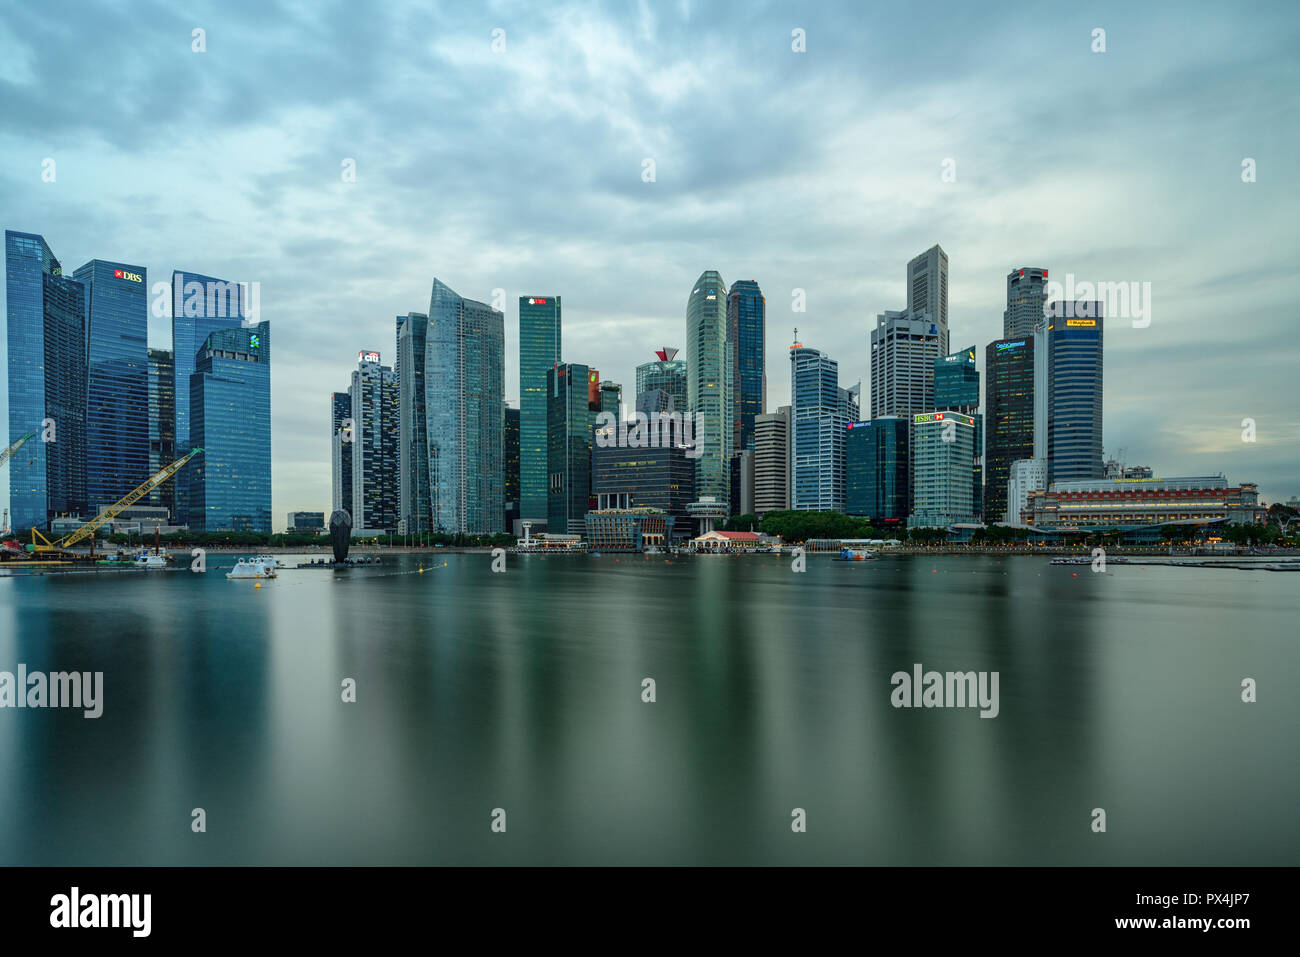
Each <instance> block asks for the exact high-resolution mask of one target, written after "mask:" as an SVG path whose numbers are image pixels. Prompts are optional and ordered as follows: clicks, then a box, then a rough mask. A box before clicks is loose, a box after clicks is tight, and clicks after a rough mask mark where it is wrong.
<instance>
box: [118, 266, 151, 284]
mask: <svg viewBox="0 0 1300 957" xmlns="http://www.w3.org/2000/svg"><path fill="white" fill-rule="evenodd" d="M113 278H114V279H125V280H127V281H128V282H144V276H141V275H140V274H139V273H138V272H127V271H126V270H125V269H114V270H113Z"/></svg>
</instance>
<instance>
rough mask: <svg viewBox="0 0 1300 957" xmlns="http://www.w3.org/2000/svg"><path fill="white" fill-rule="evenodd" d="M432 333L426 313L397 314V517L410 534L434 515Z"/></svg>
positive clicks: (427, 527)
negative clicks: (429, 401) (429, 394)
mask: <svg viewBox="0 0 1300 957" xmlns="http://www.w3.org/2000/svg"><path fill="white" fill-rule="evenodd" d="M428 334H429V316H428V315H427V314H426V313H423V312H408V313H407V314H406V315H404V316H398V317H397V366H396V368H395V370H394V371H395V372H396V373H397V393H398V399H397V520H398V523H399V525H400V527H402V528H404V529H406V532H407V533H408V534H410V535H420V534H423V533H425V532H428V531H429V530H430V527H431V524H432V519H433V512H432V510H431V508H430V505H429V453H428V443H429V428H428V418H427V416H426V415H425V405H424V403H425V399H426V383H425V378H424V363H425V360H426V358H427V352H426V349H427V346H428V341H427V340H428ZM348 510H349V511H351V506H349V507H348ZM353 522H354V523H355V522H356V519H355V517H354V518H353Z"/></svg>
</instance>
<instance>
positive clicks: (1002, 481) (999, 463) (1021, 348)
mask: <svg viewBox="0 0 1300 957" xmlns="http://www.w3.org/2000/svg"><path fill="white" fill-rule="evenodd" d="M1037 346H1038V340H1037V339H1036V338H1035V337H1034V336H1027V337H1020V338H1016V339H997V340H995V341H993V342H990V343H989V344H988V346H987V347H986V348H985V350H984V375H985V376H986V385H985V402H984V405H985V410H986V413H985V414H986V418H985V422H986V423H987V426H986V431H985V448H984V452H985V454H984V518H985V520H986V521H989V522H999V521H1002V517H1003V516H1004V515H1005V514H1006V510H1007V482H1008V480H1009V479H1010V473H1011V463H1012V462H1015V461H1018V460H1020V459H1031V458H1033V457H1034V427H1035V415H1034V407H1035V401H1034V395H1035V392H1034V366H1035V357H1036V352H1037Z"/></svg>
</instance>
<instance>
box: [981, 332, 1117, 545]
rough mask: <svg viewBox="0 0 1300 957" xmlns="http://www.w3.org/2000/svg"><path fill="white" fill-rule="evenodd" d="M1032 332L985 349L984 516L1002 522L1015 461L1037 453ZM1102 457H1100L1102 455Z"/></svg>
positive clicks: (996, 341) (998, 342)
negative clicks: (1008, 483)
mask: <svg viewBox="0 0 1300 957" xmlns="http://www.w3.org/2000/svg"><path fill="white" fill-rule="evenodd" d="M1037 343H1038V340H1037V339H1036V338H1035V337H1034V336H1022V337H1019V338H1016V339H998V340H995V341H993V342H990V343H989V344H988V346H987V347H986V348H985V350H984V375H985V377H986V382H987V384H986V386H985V403H984V405H985V415H986V418H985V421H986V422H987V423H988V428H987V431H986V433H985V440H984V442H985V449H984V451H985V455H984V516H985V518H986V519H987V520H988V521H991V522H997V521H1001V517H1002V516H1003V515H1004V514H1005V513H1006V510H1007V481H1008V480H1009V478H1010V473H1011V463H1012V462H1016V461H1018V460H1020V459H1030V458H1033V457H1034V407H1035V403H1034V357H1035V348H1036V345H1037ZM1098 458H1099V459H1100V455H1099V456H1098Z"/></svg>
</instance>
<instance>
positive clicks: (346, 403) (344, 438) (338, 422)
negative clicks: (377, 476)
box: [330, 392, 356, 517]
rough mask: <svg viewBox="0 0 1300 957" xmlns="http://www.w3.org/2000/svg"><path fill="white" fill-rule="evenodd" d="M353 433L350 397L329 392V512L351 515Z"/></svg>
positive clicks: (348, 393)
mask: <svg viewBox="0 0 1300 957" xmlns="http://www.w3.org/2000/svg"><path fill="white" fill-rule="evenodd" d="M355 434H356V431H355V429H353V427H352V395H351V393H350V392H331V393H330V470H331V472H332V479H333V480H332V483H331V485H332V493H331V498H330V511H331V512H336V511H338V510H339V509H343V510H344V511H346V512H347V513H348V516H349V517H351V515H352V507H353V503H352V445H353V442H352V440H353V438H354V437H355Z"/></svg>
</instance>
